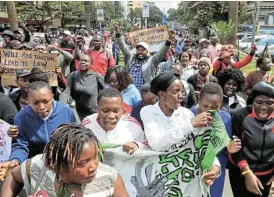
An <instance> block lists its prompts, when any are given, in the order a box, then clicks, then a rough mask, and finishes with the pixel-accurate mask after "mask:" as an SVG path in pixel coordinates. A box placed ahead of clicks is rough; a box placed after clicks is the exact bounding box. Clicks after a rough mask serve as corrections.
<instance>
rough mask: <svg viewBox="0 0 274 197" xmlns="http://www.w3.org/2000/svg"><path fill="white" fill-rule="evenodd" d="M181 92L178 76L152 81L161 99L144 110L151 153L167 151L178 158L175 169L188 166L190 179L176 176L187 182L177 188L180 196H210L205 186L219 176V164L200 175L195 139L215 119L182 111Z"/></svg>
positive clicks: (165, 74)
mask: <svg viewBox="0 0 274 197" xmlns="http://www.w3.org/2000/svg"><path fill="white" fill-rule="evenodd" d="M182 88H183V85H182V82H181V80H180V79H179V75H178V74H176V73H173V72H165V73H161V74H159V75H158V76H157V77H155V78H154V79H153V80H152V81H151V92H152V93H154V94H155V95H157V96H158V97H159V102H157V103H156V104H154V105H150V106H146V107H144V108H143V109H142V110H141V118H142V120H143V123H144V131H145V135H146V138H147V140H148V144H149V145H150V147H151V148H152V149H154V150H156V151H168V152H170V154H171V155H173V156H174V154H175V155H176V157H175V158H176V161H178V163H179V164H178V165H177V164H176V166H175V165H174V168H175V167H176V168H177V167H179V168H181V169H182V168H185V167H186V166H188V165H189V168H188V172H191V175H189V174H188V175H189V176H190V177H188V176H187V175H186V174H184V173H185V172H183V171H182V172H181V173H180V174H179V175H178V176H177V180H188V181H187V182H184V181H183V182H184V184H183V185H180V187H179V188H178V187H177V188H176V189H177V190H181V191H178V192H180V193H182V194H183V195H186V196H189V197H197V196H207V194H208V191H206V190H207V189H206V187H205V184H206V185H212V184H213V182H214V180H215V178H216V176H217V175H218V174H219V172H220V164H219V162H218V160H217V159H215V161H214V163H213V166H212V168H211V170H210V171H209V172H207V173H205V174H201V173H202V172H201V171H200V170H199V169H200V168H199V169H198V168H196V167H197V166H198V165H196V164H197V163H196V162H195V154H196V153H195V148H196V147H195V142H194V139H195V137H196V136H197V135H199V133H198V130H196V129H195V128H197V127H206V126H207V125H208V123H209V122H210V121H211V120H212V117H211V116H210V114H209V113H207V112H204V113H201V114H199V115H197V116H194V114H193V113H192V112H191V111H190V110H188V109H186V108H183V107H181V106H180V103H181V102H182ZM185 150H188V154H187V155H185V156H183V157H182V155H177V154H178V153H179V154H180V153H182V152H184V151H185ZM196 156H197V155H196ZM186 161H189V162H186ZM193 164H195V165H193ZM174 168H173V166H172V168H169V169H170V170H172V171H173V170H174ZM175 170H176V169H175ZM177 170H178V169H177ZM165 171H167V170H165ZM192 172H195V173H192ZM164 174H165V172H164ZM197 175H198V176H197ZM173 181H174V180H173ZM175 185H176V184H175ZM199 185H200V187H199Z"/></svg>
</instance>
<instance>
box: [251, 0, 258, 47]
mask: <svg viewBox="0 0 274 197" xmlns="http://www.w3.org/2000/svg"><path fill="white" fill-rule="evenodd" d="M259 9H260V2H259V1H257V2H256V3H255V9H254V14H253V30H252V40H251V45H253V44H254V43H255V34H256V25H257V21H258V14H259Z"/></svg>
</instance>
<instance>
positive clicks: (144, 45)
mask: <svg viewBox="0 0 274 197" xmlns="http://www.w3.org/2000/svg"><path fill="white" fill-rule="evenodd" d="M139 46H142V47H144V48H145V49H146V50H148V44H147V43H145V42H139V43H138V44H137V45H136V48H138V47H139Z"/></svg>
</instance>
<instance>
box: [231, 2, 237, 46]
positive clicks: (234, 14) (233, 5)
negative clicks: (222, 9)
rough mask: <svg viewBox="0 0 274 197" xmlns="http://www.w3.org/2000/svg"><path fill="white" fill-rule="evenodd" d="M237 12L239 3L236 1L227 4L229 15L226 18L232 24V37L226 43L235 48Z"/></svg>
mask: <svg viewBox="0 0 274 197" xmlns="http://www.w3.org/2000/svg"><path fill="white" fill-rule="evenodd" d="M238 10H239V2H238V1H230V2H229V13H228V18H229V20H231V21H232V23H233V24H234V27H233V31H232V35H231V36H230V37H229V39H228V43H229V44H232V45H234V46H236V44H237V43H236V37H237V26H238Z"/></svg>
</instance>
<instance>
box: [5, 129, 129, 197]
mask: <svg viewBox="0 0 274 197" xmlns="http://www.w3.org/2000/svg"><path fill="white" fill-rule="evenodd" d="M98 153H99V154H101V152H100V143H99V141H98V139H97V138H96V136H95V135H94V134H93V132H92V131H91V130H90V129H88V128H85V127H83V126H76V125H73V124H65V125H61V126H60V127H59V128H58V129H57V130H56V131H55V132H54V133H53V134H52V136H51V138H50V141H49V143H48V144H47V145H46V147H45V150H44V156H42V155H37V156H35V157H34V158H32V159H30V160H27V161H25V162H24V163H23V165H22V166H18V167H16V168H14V169H13V170H12V172H11V174H10V175H9V176H8V177H7V178H6V179H5V181H4V183H3V186H2V196H16V195H17V194H18V192H19V191H20V189H22V185H23V184H24V185H25V186H26V185H27V184H26V183H27V182H28V180H30V188H27V189H29V190H30V191H29V195H31V194H33V193H35V192H36V191H37V190H43V191H46V192H47V193H48V195H49V196H52V197H70V196H74V197H80V196H81V197H109V196H113V197H128V194H127V191H126V189H125V185H124V182H123V180H122V178H121V177H120V175H119V174H118V172H117V171H116V170H114V169H113V168H111V167H109V166H107V165H104V164H102V163H99V162H98ZM21 168H22V169H21ZM25 171H26V174H27V178H26V179H23V178H22V177H23V176H24V172H25ZM22 172H23V173H22Z"/></svg>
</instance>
